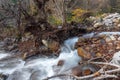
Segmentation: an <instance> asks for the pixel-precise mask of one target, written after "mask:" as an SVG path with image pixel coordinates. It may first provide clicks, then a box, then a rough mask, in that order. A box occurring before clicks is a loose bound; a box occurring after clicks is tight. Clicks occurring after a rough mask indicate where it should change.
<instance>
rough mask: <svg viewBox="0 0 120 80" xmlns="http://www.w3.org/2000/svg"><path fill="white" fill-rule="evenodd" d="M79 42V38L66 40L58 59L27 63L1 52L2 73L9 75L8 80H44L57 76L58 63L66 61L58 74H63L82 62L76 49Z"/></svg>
mask: <svg viewBox="0 0 120 80" xmlns="http://www.w3.org/2000/svg"><path fill="white" fill-rule="evenodd" d="M77 40H78V38H77V37H75V38H72V39H68V40H66V41H65V42H64V45H63V47H61V50H62V52H61V53H60V56H59V57H58V58H37V59H32V60H29V61H26V62H25V61H23V60H22V59H20V58H13V57H10V56H11V55H10V54H9V53H5V52H4V51H1V52H0V73H2V74H5V75H8V78H7V80H42V79H44V78H46V77H49V76H52V75H55V74H56V73H55V72H54V71H55V69H56V70H57V68H55V67H56V65H57V63H58V61H59V60H64V61H65V62H64V65H63V66H62V67H61V68H60V70H59V72H58V74H59V73H63V72H65V71H67V70H69V69H71V68H72V67H75V66H77V65H78V62H79V61H80V57H79V56H78V54H77V50H75V49H74V45H75V42H77ZM8 57H9V58H8ZM51 80H63V79H58V78H56V79H51Z"/></svg>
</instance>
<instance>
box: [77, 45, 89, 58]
mask: <svg viewBox="0 0 120 80" xmlns="http://www.w3.org/2000/svg"><path fill="white" fill-rule="evenodd" d="M77 52H78V55H79V56H80V57H82V58H84V59H90V58H91V55H90V54H88V53H87V52H86V51H85V50H84V49H83V48H81V47H79V48H77Z"/></svg>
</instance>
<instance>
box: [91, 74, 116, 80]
mask: <svg viewBox="0 0 120 80" xmlns="http://www.w3.org/2000/svg"><path fill="white" fill-rule="evenodd" d="M106 78H118V77H117V76H116V75H109V74H106V75H101V76H99V77H96V78H94V79H93V80H101V79H106Z"/></svg>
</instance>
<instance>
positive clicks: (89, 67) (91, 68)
mask: <svg viewBox="0 0 120 80" xmlns="http://www.w3.org/2000/svg"><path fill="white" fill-rule="evenodd" d="M99 69H100V67H98V66H96V65H93V64H83V65H81V70H82V75H83V76H86V75H90V74H93V73H95V72H96V71H98V70H99Z"/></svg>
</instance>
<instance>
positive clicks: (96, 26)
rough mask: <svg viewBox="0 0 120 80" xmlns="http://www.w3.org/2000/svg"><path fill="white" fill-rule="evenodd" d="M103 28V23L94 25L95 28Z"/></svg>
mask: <svg viewBox="0 0 120 80" xmlns="http://www.w3.org/2000/svg"><path fill="white" fill-rule="evenodd" d="M101 26H103V24H102V23H101V22H98V23H95V24H94V28H98V27H101Z"/></svg>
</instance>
